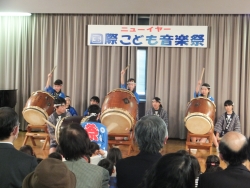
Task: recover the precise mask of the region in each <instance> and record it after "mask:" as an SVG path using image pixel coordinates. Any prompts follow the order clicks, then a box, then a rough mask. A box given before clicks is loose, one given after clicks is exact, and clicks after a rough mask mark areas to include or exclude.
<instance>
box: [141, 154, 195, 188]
mask: <svg viewBox="0 0 250 188" xmlns="http://www.w3.org/2000/svg"><path fill="white" fill-rule="evenodd" d="M194 159H195V158H194ZM196 161H197V159H196ZM197 163H198V161H197ZM196 173H197V172H196V170H195V167H194V164H193V160H192V159H191V156H190V155H186V154H182V153H169V154H166V155H164V156H163V157H162V158H161V159H160V160H159V161H158V162H157V163H156V164H155V165H154V166H153V168H152V169H151V170H149V171H148V172H147V174H146V175H145V177H144V178H143V182H142V183H141V185H140V186H139V187H141V188H155V187H157V188H192V187H195V178H196Z"/></svg>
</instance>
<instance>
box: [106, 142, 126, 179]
mask: <svg viewBox="0 0 250 188" xmlns="http://www.w3.org/2000/svg"><path fill="white" fill-rule="evenodd" d="M107 159H109V160H110V161H112V162H113V163H114V172H113V173H112V175H111V177H116V167H115V165H116V163H117V161H118V160H120V159H122V152H121V150H120V149H119V148H115V147H114V148H111V149H110V150H109V152H108V155H107Z"/></svg>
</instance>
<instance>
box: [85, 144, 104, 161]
mask: <svg viewBox="0 0 250 188" xmlns="http://www.w3.org/2000/svg"><path fill="white" fill-rule="evenodd" d="M89 150H90V152H91V157H90V163H91V164H94V165H97V164H98V163H99V161H101V160H102V159H104V158H106V157H107V151H104V150H102V149H100V146H99V145H98V144H97V143H95V142H91V143H90V146H89Z"/></svg>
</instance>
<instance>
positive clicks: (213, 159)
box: [204, 155, 223, 173]
mask: <svg viewBox="0 0 250 188" xmlns="http://www.w3.org/2000/svg"><path fill="white" fill-rule="evenodd" d="M221 170H223V169H222V168H221V167H220V158H219V157H218V156H216V155H209V156H208V157H207V160H206V171H205V172H216V171H221ZM205 172H204V173H205Z"/></svg>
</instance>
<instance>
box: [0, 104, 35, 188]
mask: <svg viewBox="0 0 250 188" xmlns="http://www.w3.org/2000/svg"><path fill="white" fill-rule="evenodd" d="M19 125H20V123H19V121H18V115H17V113H16V112H15V111H14V109H12V108H9V107H2V108H0V187H1V188H7V187H8V188H9V187H18V188H20V187H22V182H23V179H24V178H25V176H27V175H28V174H29V173H30V172H32V171H33V170H34V169H35V167H36V166H37V161H36V158H35V157H33V156H30V155H27V154H25V153H23V152H21V151H18V150H17V149H15V147H14V146H13V142H14V141H15V140H16V139H17V137H18V133H19Z"/></svg>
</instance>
